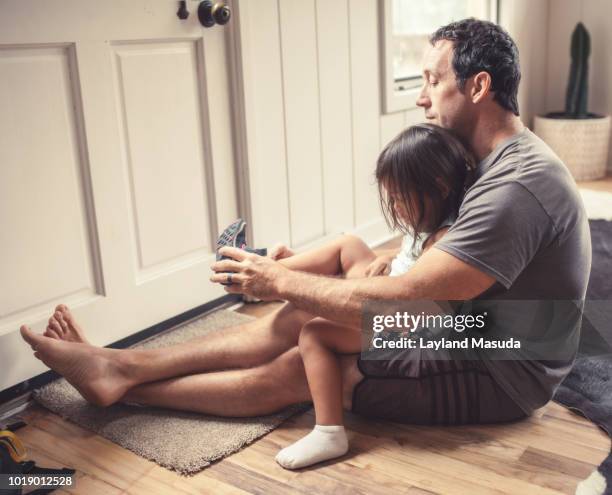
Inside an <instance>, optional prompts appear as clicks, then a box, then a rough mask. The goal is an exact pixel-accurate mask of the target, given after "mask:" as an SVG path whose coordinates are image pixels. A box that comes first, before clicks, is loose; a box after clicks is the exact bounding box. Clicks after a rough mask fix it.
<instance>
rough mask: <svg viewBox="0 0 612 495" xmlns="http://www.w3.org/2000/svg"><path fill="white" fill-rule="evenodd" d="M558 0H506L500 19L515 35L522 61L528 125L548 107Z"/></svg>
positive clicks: (523, 115) (521, 99)
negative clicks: (553, 7) (551, 36)
mask: <svg viewBox="0 0 612 495" xmlns="http://www.w3.org/2000/svg"><path fill="white" fill-rule="evenodd" d="M554 2H555V0H551V1H549V0H502V1H501V2H500V8H499V22H500V24H501V25H502V26H503V27H504V28H505V29H506V30H507V31H508V33H509V34H510V36H512V38H513V39H514V41H515V43H516V45H517V46H518V49H519V56H520V61H521V72H522V77H521V85H520V88H519V110H520V112H521V119H522V120H523V122H524V123H525V124H527V125H528V126H530V127H531V126H532V124H533V116H534V115H537V114H540V113H545V112H547V111H548V109H547V106H546V105H547V104H546V92H547V91H546V78H547V65H548V56H547V51H548V31H549V12H550V4H551V3H554Z"/></svg>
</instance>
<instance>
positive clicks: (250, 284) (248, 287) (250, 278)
mask: <svg viewBox="0 0 612 495" xmlns="http://www.w3.org/2000/svg"><path fill="white" fill-rule="evenodd" d="M219 253H220V254H222V255H223V256H229V257H230V258H232V259H231V260H221V261H217V262H216V263H215V264H213V265H212V267H211V268H212V270H213V271H214V272H215V273H214V274H213V275H212V276H211V277H210V280H211V282H217V283H220V284H228V282H229V283H231V285H227V286H226V287H225V290H226V292H229V293H231V294H248V295H249V296H254V297H257V298H259V299H263V300H265V301H271V300H275V299H279V295H280V290H279V287H280V284H279V282H280V281H282V280H284V279H285V278H287V277H289V276H290V275H291V271H290V270H289V269H287V268H285V267H284V266H282V265H281V264H280V263H277V262H276V261H274V260H271V259H270V258H268V257H264V256H258V255H256V254H253V253H247V252H246V251H243V250H242V249H238V248H233V247H227V246H226V247H222V248H221V249H220V250H219Z"/></svg>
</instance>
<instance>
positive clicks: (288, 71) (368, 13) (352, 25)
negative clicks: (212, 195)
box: [236, 0, 549, 247]
mask: <svg viewBox="0 0 612 495" xmlns="http://www.w3.org/2000/svg"><path fill="white" fill-rule="evenodd" d="M236 6H237V7H239V9H238V10H239V13H238V14H239V19H240V22H239V35H240V50H241V53H240V56H239V65H240V70H241V71H242V82H243V94H244V106H245V117H244V120H245V122H246V126H245V133H246V150H245V152H246V155H247V157H248V160H247V161H248V174H247V176H248V182H249V187H248V190H249V194H250V201H249V204H250V210H251V219H252V224H253V225H252V227H253V231H254V243H255V244H258V245H270V244H272V243H275V242H278V241H281V242H289V243H290V244H292V245H293V246H298V247H299V246H303V245H305V244H308V243H309V242H312V241H316V240H317V239H321V238H324V237H325V236H327V235H330V234H334V233H337V232H340V231H356V232H357V233H359V234H360V235H362V236H363V237H364V238H365V239H366V240H367V241H369V242H376V241H377V240H380V239H382V238H383V237H385V236H388V230H387V229H386V227H385V225H384V222H383V220H382V216H381V213H380V210H379V206H378V198H377V191H376V185H375V182H374V176H373V173H374V168H375V162H376V158H377V156H378V153H379V152H380V150H381V149H382V147H383V146H384V145H385V144H386V143H387V142H388V141H389V140H390V139H391V138H393V137H394V136H395V135H396V134H397V133H398V132H400V131H401V130H402V129H403V128H404V127H405V126H407V125H411V124H413V123H416V122H420V121H422V119H423V112H422V110H420V109H414V110H410V111H406V112H400V113H395V114H388V115H384V114H382V110H381V99H382V96H381V78H380V70H381V69H380V50H379V47H380V41H379V29H380V27H379V2H378V0H334V1H332V2H330V1H326V0H256V1H255V0H240V2H239V3H238V4H237V5H236ZM548 11H549V0H502V2H501V8H500V19H501V23H502V25H504V26H505V27H506V28H507V29H508V30H509V32H510V34H511V35H512V36H513V37H514V38H515V40H516V42H517V44H518V46H519V50H520V54H521V62H522V70H523V82H522V85H521V92H520V107H521V114H522V116H523V119H524V121H525V122H526V123H527V124H528V125H529V124H530V123H531V121H532V117H533V115H534V114H535V113H541V112H544V111H546V104H545V99H546V98H545V94H546V84H545V81H546V76H547V72H546V66H547V64H546V50H547V39H548V34H547V31H548Z"/></svg>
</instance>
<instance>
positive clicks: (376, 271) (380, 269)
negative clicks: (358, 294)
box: [365, 254, 395, 277]
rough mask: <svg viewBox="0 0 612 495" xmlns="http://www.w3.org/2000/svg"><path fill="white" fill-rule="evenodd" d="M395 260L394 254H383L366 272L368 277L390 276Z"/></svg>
mask: <svg viewBox="0 0 612 495" xmlns="http://www.w3.org/2000/svg"><path fill="white" fill-rule="evenodd" d="M393 258H395V255H392V254H383V255H381V256H378V257H376V259H375V260H374V261H372V263H370V264H369V265H368V267H367V268H366V270H365V276H366V277H376V276H378V275H389V273H390V272H391V262H392V261H393Z"/></svg>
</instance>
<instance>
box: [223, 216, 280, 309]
mask: <svg viewBox="0 0 612 495" xmlns="http://www.w3.org/2000/svg"><path fill="white" fill-rule="evenodd" d="M223 246H231V247H237V248H240V249H244V250H245V251H247V252H249V253H255V254H258V255H259V256H266V255H267V254H268V250H267V249H266V248H261V249H256V248H250V247H248V246H247V243H246V222H245V221H244V220H243V219H242V218H239V219H238V220H236V221H235V222H234V223H232V224H231V225H230V226H229V227H227V228H226V229H225V230H224V231H223V232H222V233H221V235H220V236H219V239H217V261H219V260H227V259H231V258H230V257H229V256H222V255H220V254H219V249H221V248H222V247H223ZM223 285H226V284H223ZM242 299H243V300H244V302H247V303H250V302H259V301H260V299H257V298H255V297H253V296H247V295H246V294H244V295H243V296H242Z"/></svg>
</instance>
